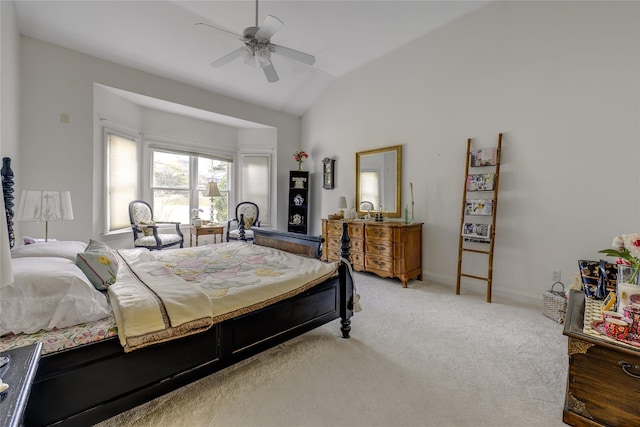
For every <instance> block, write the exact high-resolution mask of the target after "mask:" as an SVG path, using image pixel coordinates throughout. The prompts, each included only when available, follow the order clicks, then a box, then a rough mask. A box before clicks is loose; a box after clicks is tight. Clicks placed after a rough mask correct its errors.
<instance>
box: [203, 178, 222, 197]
mask: <svg viewBox="0 0 640 427" xmlns="http://www.w3.org/2000/svg"><path fill="white" fill-rule="evenodd" d="M203 196H204V197H220V196H222V194H220V190H218V184H216V183H215V181H210V182H209V183H208V184H207V188H206V189H205V190H204V194H203Z"/></svg>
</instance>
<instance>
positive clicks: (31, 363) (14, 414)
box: [0, 343, 42, 427]
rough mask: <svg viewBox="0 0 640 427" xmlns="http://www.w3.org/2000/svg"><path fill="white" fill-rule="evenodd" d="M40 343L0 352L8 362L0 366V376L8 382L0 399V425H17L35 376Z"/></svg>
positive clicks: (19, 423) (12, 426)
mask: <svg viewBox="0 0 640 427" xmlns="http://www.w3.org/2000/svg"><path fill="white" fill-rule="evenodd" d="M41 351H42V343H37V344H33V345H28V346H25V347H18V348H15V349H13V350H9V351H5V352H3V353H1V354H0V355H1V356H8V357H9V363H7V364H6V365H4V366H3V367H2V368H0V378H2V381H3V382H5V383H7V384H9V389H8V390H7V391H6V395H4V396H3V397H2V400H0V425H2V426H9V427H14V426H15V427H17V426H20V425H22V417H23V416H24V410H25V408H26V407H27V401H28V400H29V393H30V392H31V385H32V384H33V380H34V379H35V377H36V371H37V370H38V363H39V362H40V352H41Z"/></svg>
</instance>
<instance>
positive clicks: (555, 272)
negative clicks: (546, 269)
mask: <svg viewBox="0 0 640 427" xmlns="http://www.w3.org/2000/svg"><path fill="white" fill-rule="evenodd" d="M561 276H562V275H561V273H560V270H551V280H553V281H554V282H559V281H560V280H561Z"/></svg>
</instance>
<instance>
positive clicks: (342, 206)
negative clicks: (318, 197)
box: [338, 196, 347, 209]
mask: <svg viewBox="0 0 640 427" xmlns="http://www.w3.org/2000/svg"><path fill="white" fill-rule="evenodd" d="M338 208H340V209H347V198H346V197H345V196H340V198H339V199H338Z"/></svg>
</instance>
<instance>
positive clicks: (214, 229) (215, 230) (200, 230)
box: [189, 225, 224, 246]
mask: <svg viewBox="0 0 640 427" xmlns="http://www.w3.org/2000/svg"><path fill="white" fill-rule="evenodd" d="M190 228H191V231H190V236H189V246H193V236H196V246H198V236H210V235H212V234H213V243H216V235H218V234H219V235H220V243H222V242H224V237H223V236H222V233H223V231H224V225H203V226H202V227H195V226H193V225H192V226H191V227H190Z"/></svg>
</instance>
